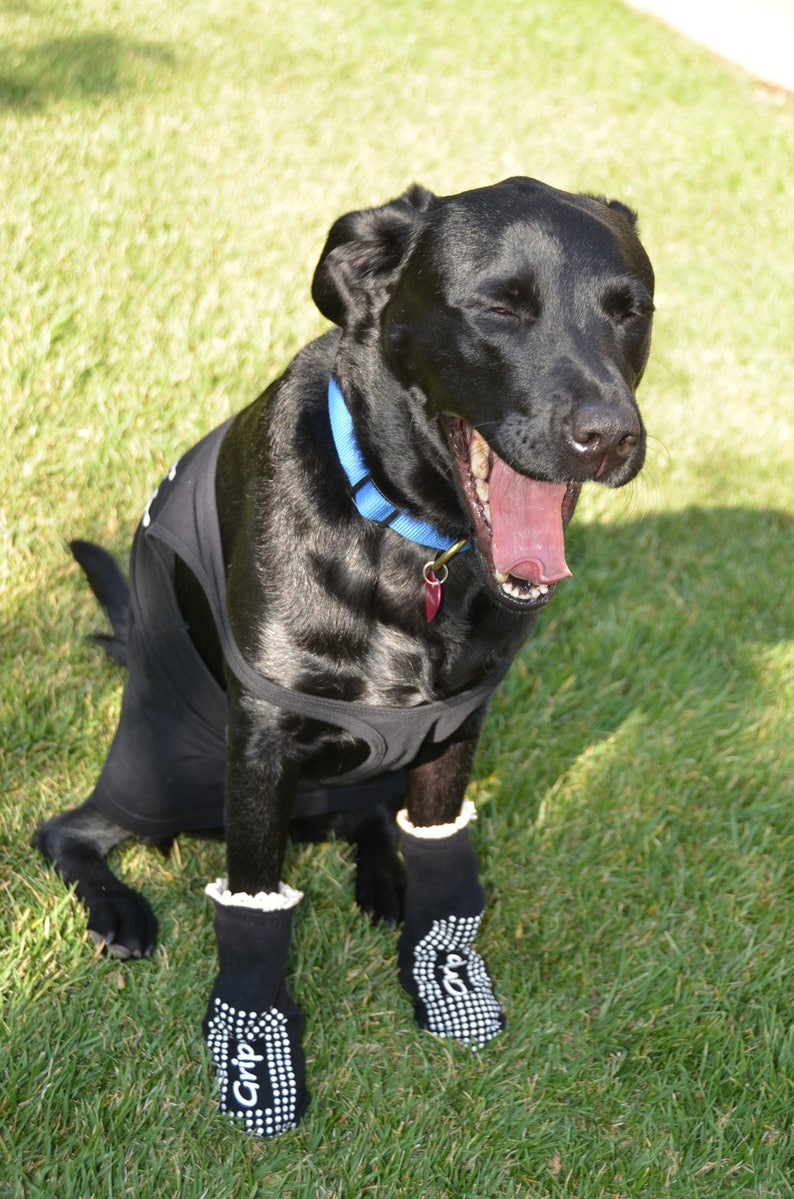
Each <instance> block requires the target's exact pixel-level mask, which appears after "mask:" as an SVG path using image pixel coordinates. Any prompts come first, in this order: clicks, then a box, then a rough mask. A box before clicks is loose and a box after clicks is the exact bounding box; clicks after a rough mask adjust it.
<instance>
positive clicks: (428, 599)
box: [425, 567, 441, 624]
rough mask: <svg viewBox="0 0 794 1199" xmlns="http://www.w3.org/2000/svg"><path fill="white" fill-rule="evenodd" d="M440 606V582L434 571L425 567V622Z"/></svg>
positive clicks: (429, 619) (431, 617)
mask: <svg viewBox="0 0 794 1199" xmlns="http://www.w3.org/2000/svg"><path fill="white" fill-rule="evenodd" d="M440 607H441V584H440V583H439V581H438V579H437V578H436V575H435V572H434V571H432V570H429V569H428V568H427V567H425V615H426V616H427V623H428V624H430V621H431V620H432V619H433V617H434V616H435V615H436V613H437V612H438V610H439V608H440Z"/></svg>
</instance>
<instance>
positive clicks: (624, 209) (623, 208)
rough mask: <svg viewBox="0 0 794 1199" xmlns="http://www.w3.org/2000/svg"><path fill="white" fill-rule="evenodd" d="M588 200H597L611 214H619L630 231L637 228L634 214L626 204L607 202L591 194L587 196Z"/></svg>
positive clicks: (616, 201) (620, 201)
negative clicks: (627, 224)
mask: <svg viewBox="0 0 794 1199" xmlns="http://www.w3.org/2000/svg"><path fill="white" fill-rule="evenodd" d="M589 199H591V200H597V201H598V203H599V204H604V205H606V207H607V208H611V209H612V210H613V212H619V213H620V215H621V216H624V217H625V218H626V220H627V221H628V222H629V224H630V225H631V227H632V229H636V228H637V214H636V212H635V211H634V209H633V208H629V206H628V204H624V203H623V201H622V200H608V199H607V198H606V196H595V195H593V194H592V193H591V194H590V195H589Z"/></svg>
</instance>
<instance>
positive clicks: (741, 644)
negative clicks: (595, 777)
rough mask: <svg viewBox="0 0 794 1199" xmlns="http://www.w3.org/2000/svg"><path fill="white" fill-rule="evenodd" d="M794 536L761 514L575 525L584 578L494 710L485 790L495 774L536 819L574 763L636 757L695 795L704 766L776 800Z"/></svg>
mask: <svg viewBox="0 0 794 1199" xmlns="http://www.w3.org/2000/svg"><path fill="white" fill-rule="evenodd" d="M792 531H794V522H793V521H792V518H791V517H790V516H788V515H787V514H786V513H784V512H781V511H774V510H767V511H763V510H753V509H747V508H720V509H708V508H688V509H684V510H683V511H681V512H674V513H665V514H660V515H650V516H645V517H644V518H640V519H638V520H636V521H630V522H628V523H625V524H616V525H601V524H590V525H588V524H584V523H583V524H581V525H578V526H577V525H576V524H575V522H574V524H573V525H572V527H571V529H570V530H569V532H568V536H567V541H568V550H569V552H568V562H569V564H570V566H571V568H572V569H573V571H574V576H575V577H574V580H573V581H572V583H570V584H562V585H561V586H560V589H559V593H558V595H557V596H556V597H555V599H554V600H553V601H552V603H551V605H550V608H549V610H548V612H547V613H546V614H545V615H544V617H543V618H542V621H541V624H540V626H539V628H538V630H537V632H536V633H535V635H534V636H533V637H532V638H531V639H530V641H529V642H528V643H527V645H526V646H525V648H524V650H523V651H522V653H521V655H520V658H519V661H518V662H517V664H516V665H515V667H514V668H513V671H512V672H511V674H510V675H509V676H508V679H507V680H506V682H505V684H504V685H503V688H502V690H501V692H500V693H499V694H497V696H496V698H495V700H494V702H493V705H492V709H491V715H490V718H489V722H488V725H487V726H486V731H485V735H484V738H483V744H482V747H481V751H480V761H479V765H478V774H479V775H480V777H483V778H486V779H487V778H488V776H489V775H490V774H491V772H495V777H494V780H493V781H494V783H495V785H496V791H497V794H501V797H502V800H503V801H509V800H510V798H511V797H512V796H517V795H519V794H520V795H521V796H522V801H521V807H522V810H523V812H524V813H525V815H526V817H527V819H530V820H531V819H534V818H535V817H536V816H537V814H538V809H539V805H540V803H541V802H542V801H543V799H544V797H545V796H546V795H547V794H549V792H551V793H552V794H553V792H554V789H555V787H556V786H557V785H558V783H559V781H560V780H561V779H562V777H563V776H564V774H565V772H566V771H567V770H568V769H570V768H571V767H572V766H573V764H574V763H580V766H581V764H582V763H584V764H585V766H586V764H587V763H588V762H592V763H593V768H594V769H599V768H605V769H606V768H609V769H611V768H613V766H614V768H615V770H616V771H619V766H620V764H621V763H620V762H619V761H617V760H618V759H620V758H623V759H624V761H623V763H622V765H623V766H624V767H626V768H629V767H630V763H629V758H630V757H631V756H632V748H631V747H632V745H641V746H642V756H643V758H644V760H645V761H646V762H647V761H649V760H650V761H652V762H654V763H656V764H658V768H659V771H660V772H662V773H666V775H667V777H668V778H671V777H673V778H674V777H675V776H676V773H677V772H680V773H681V776H682V787H683V786H684V778H685V774H686V771H687V770H689V771H694V772H697V769H698V767H699V766H700V768H701V769H702V770H703V772H704V774H706V775H707V774H708V772H709V771H714V772H715V774H714V777H713V782H714V785H715V786H716V785H720V784H721V785H723V787H724V790H725V791H728V790H730V791H731V793H733V794H741V793H742V792H743V791H747V792H748V793H749V792H751V791H752V789H753V787H754V786H756V785H758V786H760V785H761V784H762V781H763V780H764V779H765V780H766V782H767V784H768V785H769V786H771V787H773V788H775V786H776V784H775V782H774V779H775V776H776V774H778V773H779V772H780V771H782V770H783V769H784V766H785V763H784V762H783V761H782V760H781V758H782V754H781V739H782V737H783V731H782V729H783V722H782V718H781V713H780V708H781V705H782V703H783V701H784V697H783V695H782V694H781V692H782V684H781V679H780V675H781V673H782V670H783V665H782V664H778V662H777V660H776V657H775V655H774V653H773V649H774V646H776V645H777V644H778V643H782V642H785V641H788V640H790V639H791V638H792V637H794V610H793V609H792V606H791V602H790V595H791V588H792V582H793V581H794V580H792V568H791V565H790V552H791V551H790V546H791V536H792ZM787 547H788V548H787ZM566 588H567V594H566ZM767 718H768V719H769V720H771V723H772V726H774V725H775V724H777V726H778V733H777V741H776V740H775V737H774V735H773V736H770V738H769V739H767V738H766V737H765V734H764V729H765V721H766V720H767ZM753 730H755V732H754V731H753ZM616 738H617V739H616ZM638 738H639V742H638V741H637V739H638ZM776 751H777V752H776ZM613 759H614V760H615V761H616V762H617V765H616V766H615V765H614V762H613ZM723 762H724V763H725V765H723ZM604 763H606V766H604ZM610 763H612V764H613V766H610ZM583 768H584V767H583ZM723 773H724V778H721V777H719V776H720V775H722V774H723ZM650 782H651V780H649V779H646V780H644V782H642V783H641V784H640V785H642V786H648V785H649V784H650ZM778 785H779V784H778ZM704 788H706V784H704ZM706 789H707V788H706ZM650 790H651V791H652V790H653V788H652V787H650ZM496 802H497V807H499V806H500V800H499V798H497V800H496Z"/></svg>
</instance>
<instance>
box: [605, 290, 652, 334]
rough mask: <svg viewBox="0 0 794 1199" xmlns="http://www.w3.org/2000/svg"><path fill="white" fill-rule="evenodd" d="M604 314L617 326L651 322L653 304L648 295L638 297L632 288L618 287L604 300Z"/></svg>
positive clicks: (607, 294) (608, 293) (609, 292)
mask: <svg viewBox="0 0 794 1199" xmlns="http://www.w3.org/2000/svg"><path fill="white" fill-rule="evenodd" d="M602 304H603V308H604V312H605V313H606V314H607V316H608V317H609V319H610V320H612V321H614V322H615V324H617V325H625V324H628V323H630V322H636V323H637V324H639V323H640V322H644V321H647V320H650V318H651V316H652V314H653V303H652V302H651V300H650V299H649V298H648V296H647V295H645V294H643V295H638V294H636V293H635V291H634V289H633V288H631V287H628V286H627V287H616V288H614V289H612V290H611V291H608V292H607V293H606V295H605V296H604V298H603V300H602Z"/></svg>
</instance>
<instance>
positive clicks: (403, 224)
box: [312, 183, 436, 327]
mask: <svg viewBox="0 0 794 1199" xmlns="http://www.w3.org/2000/svg"><path fill="white" fill-rule="evenodd" d="M435 198H436V197H435V196H434V195H433V193H432V192H429V191H427V190H426V189H425V188H423V187H420V186H419V185H418V184H416V183H414V184H413V185H412V186H411V187H409V188H408V190H407V191H406V192H404V193H403V194H402V195H401V196H399V197H398V198H397V199H396V200H392V201H391V202H390V203H388V204H384V205H382V206H381V207H380V208H365V209H362V210H361V211H359V212H349V213H347V215H346V216H342V217H340V218H339V220H338V221H335V222H334V224H333V225H332V227H331V231H330V233H329V234H328V240H327V241H326V243H325V247H324V249H323V252H322V254H321V255H320V261H319V262H318V264H317V269H316V270H315V272H314V279H313V280H312V298H313V300H314V302H315V304H316V305H317V307H318V308H319V309H320V312H322V314H323V316H327V317H328V319H329V321H333V322H334V324H335V325H341V326H342V327H344V326H345V325H348V324H350V323H351V320H352V319H354V318H355V317H357V316H361V315H362V314H363V313H365V312H366V311H368V308H369V305H370V304H371V303H372V302H373V301H374V302H375V303H378V302H380V303H382V302H383V301H384V300H385V299H386V297H387V295H388V288H389V285H390V283H391V282H392V281H393V279H394V278H395V276H396V274H397V271H398V269H399V267H400V265H401V264H402V262H403V261H404V260H405V258H406V256H407V254H408V251H409V249H410V248H411V245H412V244H413V238H414V234H415V231H416V229H417V227H418V225H419V215H420V214H421V213H423V212H426V211H427V209H428V208H430V207H431V205H432V204H433V202H434V200H435Z"/></svg>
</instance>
